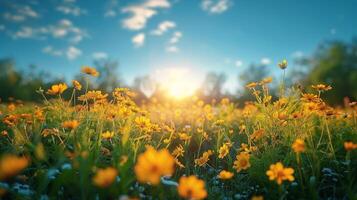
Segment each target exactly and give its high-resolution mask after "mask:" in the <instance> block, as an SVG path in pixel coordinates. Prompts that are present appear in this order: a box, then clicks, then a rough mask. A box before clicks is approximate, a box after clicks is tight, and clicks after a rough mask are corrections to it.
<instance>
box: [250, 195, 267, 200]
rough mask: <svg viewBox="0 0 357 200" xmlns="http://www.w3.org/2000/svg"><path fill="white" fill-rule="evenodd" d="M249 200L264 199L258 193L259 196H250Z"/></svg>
mask: <svg viewBox="0 0 357 200" xmlns="http://www.w3.org/2000/svg"><path fill="white" fill-rule="evenodd" d="M250 200H264V197H263V196H261V195H259V196H255V195H254V196H252V198H251V199H250Z"/></svg>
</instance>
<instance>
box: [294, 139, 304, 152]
mask: <svg viewBox="0 0 357 200" xmlns="http://www.w3.org/2000/svg"><path fill="white" fill-rule="evenodd" d="M291 147H292V148H293V150H294V151H295V153H301V152H304V151H305V142H304V140H302V139H296V140H295V142H294V143H293V145H292V146H291Z"/></svg>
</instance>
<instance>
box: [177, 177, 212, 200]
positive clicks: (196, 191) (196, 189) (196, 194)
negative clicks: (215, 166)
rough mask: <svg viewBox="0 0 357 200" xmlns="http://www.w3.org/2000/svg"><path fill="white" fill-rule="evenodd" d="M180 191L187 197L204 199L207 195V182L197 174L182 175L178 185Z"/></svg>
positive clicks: (180, 193)
mask: <svg viewBox="0 0 357 200" xmlns="http://www.w3.org/2000/svg"><path fill="white" fill-rule="evenodd" d="M177 190H178V193H179V195H180V196H181V197H182V198H185V199H197V200H198V199H204V198H206V197H207V191H206V189H205V182H204V181H203V180H200V179H198V178H197V177H196V176H189V177H185V176H183V177H181V178H180V180H179V185H178V187H177Z"/></svg>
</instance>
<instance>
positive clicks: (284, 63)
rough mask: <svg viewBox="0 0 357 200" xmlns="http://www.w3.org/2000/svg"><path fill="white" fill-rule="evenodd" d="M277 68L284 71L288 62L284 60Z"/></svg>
mask: <svg viewBox="0 0 357 200" xmlns="http://www.w3.org/2000/svg"><path fill="white" fill-rule="evenodd" d="M278 66H279V67H280V69H286V68H287V67H288V61H287V60H286V59H284V60H283V61H281V62H280V63H278Z"/></svg>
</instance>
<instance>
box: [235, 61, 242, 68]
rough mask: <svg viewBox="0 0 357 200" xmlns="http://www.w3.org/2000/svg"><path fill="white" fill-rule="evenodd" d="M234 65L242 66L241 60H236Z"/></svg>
mask: <svg viewBox="0 0 357 200" xmlns="http://www.w3.org/2000/svg"><path fill="white" fill-rule="evenodd" d="M235 64H236V66H237V67H241V66H243V61H241V60H236V63H235Z"/></svg>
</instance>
